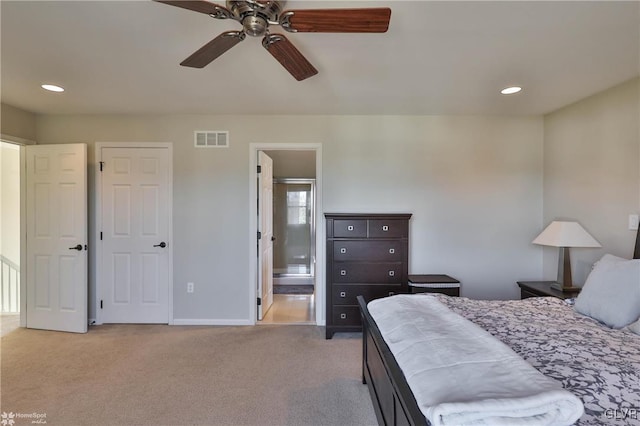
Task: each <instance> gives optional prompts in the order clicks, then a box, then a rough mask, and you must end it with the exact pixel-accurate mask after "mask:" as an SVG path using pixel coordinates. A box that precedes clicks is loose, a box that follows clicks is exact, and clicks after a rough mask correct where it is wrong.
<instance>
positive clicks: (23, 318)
mask: <svg viewBox="0 0 640 426" xmlns="http://www.w3.org/2000/svg"><path fill="white" fill-rule="evenodd" d="M26 264H27V150H26V149H25V147H24V146H21V147H20V327H26V326H27V268H25V267H24V266H23V265H26Z"/></svg>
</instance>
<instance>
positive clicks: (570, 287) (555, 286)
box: [551, 282, 582, 293]
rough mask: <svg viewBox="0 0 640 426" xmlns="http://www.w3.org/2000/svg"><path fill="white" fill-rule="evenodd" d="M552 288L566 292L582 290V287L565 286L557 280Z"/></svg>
mask: <svg viewBox="0 0 640 426" xmlns="http://www.w3.org/2000/svg"><path fill="white" fill-rule="evenodd" d="M551 288H552V289H554V290H558V291H562V292H565V293H576V292H578V291H580V290H582V288H580V287H573V286H566V287H565V286H563V285H562V283H559V282H555V283H552V284H551Z"/></svg>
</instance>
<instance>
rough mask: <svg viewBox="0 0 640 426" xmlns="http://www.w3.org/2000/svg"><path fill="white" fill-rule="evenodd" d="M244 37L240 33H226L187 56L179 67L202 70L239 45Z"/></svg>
mask: <svg viewBox="0 0 640 426" xmlns="http://www.w3.org/2000/svg"><path fill="white" fill-rule="evenodd" d="M245 37H246V35H245V33H244V32H242V31H227V32H224V33H222V34H220V35H219V36H218V37H216V38H214V39H213V40H211V41H210V42H209V43H207V44H205V45H204V46H202V47H201V48H200V49H198V51H197V52H195V53H194V54H193V55H191V56H189V57H188V58H187V59H185V60H184V61H182V62H180V65H182V66H185V67H192V68H204V67H205V66H207V65H209V63H211V61H213V60H214V59H216V58H217V57H218V56H220V55H222V54H223V53H224V52H226V51H227V50H229V49H231V48H232V47H233V46H235V45H236V44H238V43H240V42H241V41H242V40H244V38H245Z"/></svg>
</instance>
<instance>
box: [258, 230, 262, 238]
mask: <svg viewBox="0 0 640 426" xmlns="http://www.w3.org/2000/svg"><path fill="white" fill-rule="evenodd" d="M258 239H262V232H260V231H258Z"/></svg>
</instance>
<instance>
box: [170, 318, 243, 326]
mask: <svg viewBox="0 0 640 426" xmlns="http://www.w3.org/2000/svg"><path fill="white" fill-rule="evenodd" d="M173 325H253V322H252V321H250V320H248V319H189V318H176V319H174V320H173Z"/></svg>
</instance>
